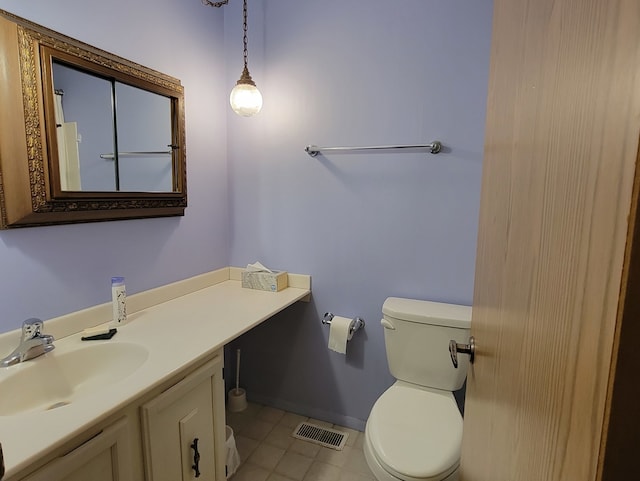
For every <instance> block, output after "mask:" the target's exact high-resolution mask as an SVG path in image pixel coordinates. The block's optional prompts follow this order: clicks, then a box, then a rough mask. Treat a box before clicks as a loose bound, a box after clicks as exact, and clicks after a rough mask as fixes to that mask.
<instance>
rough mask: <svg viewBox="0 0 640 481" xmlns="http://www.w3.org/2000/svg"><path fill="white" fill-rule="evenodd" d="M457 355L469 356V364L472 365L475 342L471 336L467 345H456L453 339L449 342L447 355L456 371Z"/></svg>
mask: <svg viewBox="0 0 640 481" xmlns="http://www.w3.org/2000/svg"><path fill="white" fill-rule="evenodd" d="M458 353H460V354H469V362H470V363H471V364H473V359H474V358H475V354H476V340H475V339H474V337H473V336H471V337H470V338H469V344H458V343H457V342H456V341H455V340H454V339H451V340H450V341H449V354H451V362H452V363H453V367H455V368H456V369H458Z"/></svg>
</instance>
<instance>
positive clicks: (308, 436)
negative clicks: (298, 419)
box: [292, 422, 349, 451]
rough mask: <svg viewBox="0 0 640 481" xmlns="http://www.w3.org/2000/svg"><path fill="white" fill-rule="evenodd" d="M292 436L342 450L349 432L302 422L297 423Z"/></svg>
mask: <svg viewBox="0 0 640 481" xmlns="http://www.w3.org/2000/svg"><path fill="white" fill-rule="evenodd" d="M292 436H293V437H294V438H297V439H302V440H303V441H309V442H311V443H315V444H319V445H320V446H324V447H326V448H331V449H335V450H336V451H342V448H344V445H345V443H346V442H347V438H348V437H349V433H345V432H342V431H338V430H337V429H331V428H324V427H321V426H316V425H315V424H311V423H307V422H304V423H300V424H298V427H297V428H296V429H295V430H294V431H293V434H292Z"/></svg>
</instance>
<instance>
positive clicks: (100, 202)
mask: <svg viewBox="0 0 640 481" xmlns="http://www.w3.org/2000/svg"><path fill="white" fill-rule="evenodd" d="M0 37H1V38H2V41H1V42H0V65H4V66H5V68H3V69H0V70H1V73H0V77H2V78H1V79H0V104H1V105H2V106H3V107H2V109H1V111H0V207H1V211H0V214H1V216H0V217H1V221H0V227H2V228H9V227H21V226H31V225H43V224H52V223H69V222H90V221H100V220H115V219H127V218H140V217H157V216H170V215H183V214H184V209H185V207H186V205H187V194H186V165H185V164H186V159H185V157H186V155H185V126H184V91H183V88H182V85H181V84H180V81H179V80H177V79H175V78H173V77H170V76H168V75H165V74H162V73H160V72H156V71H154V70H151V69H148V68H146V67H143V66H141V65H138V64H136V63H134V62H131V61H128V60H126V59H123V58H121V57H118V56H116V55H113V54H110V53H108V52H105V51H103V50H100V49H97V48H95V47H91V46H89V45H87V44H84V43H82V42H80V41H77V40H75V39H72V38H70V37H67V36H64V35H62V34H59V33H57V32H53V31H51V30H49V29H47V28H45V27H42V26H40V25H36V24H34V23H31V22H29V21H27V20H25V19H22V18H19V17H16V16H14V15H12V14H10V13H8V12H4V11H2V10H0Z"/></svg>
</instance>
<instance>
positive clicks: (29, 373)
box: [0, 341, 149, 416]
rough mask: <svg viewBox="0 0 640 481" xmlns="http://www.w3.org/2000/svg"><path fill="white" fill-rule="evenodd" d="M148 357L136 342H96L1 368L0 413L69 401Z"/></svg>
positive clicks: (113, 379) (131, 369) (119, 377)
mask: <svg viewBox="0 0 640 481" xmlns="http://www.w3.org/2000/svg"><path fill="white" fill-rule="evenodd" d="M148 356H149V352H148V351H147V350H146V349H145V348H144V347H142V346H140V345H137V344H131V343H119V342H104V343H99V344H98V343H97V341H96V344H91V345H87V346H83V347H80V348H78V349H74V350H70V351H58V349H55V350H53V351H52V352H50V353H48V354H45V355H44V356H40V357H37V358H35V359H32V360H29V361H25V362H23V363H20V364H17V365H15V366H11V367H9V368H6V370H3V371H0V393H2V395H1V396H0V416H13V415H16V414H22V413H26V412H32V411H46V410H50V409H55V408H58V407H61V406H65V405H67V404H71V403H73V402H74V401H76V400H78V399H80V398H82V397H83V396H86V395H87V394H91V393H94V392H96V391H98V390H101V389H103V388H105V387H108V386H109V385H111V384H113V383H115V382H118V381H120V380H122V379H124V378H126V377H127V376H129V375H131V374H132V373H133V372H134V371H136V370H137V369H138V368H140V367H141V366H142V365H143V364H144V363H145V361H146V360H147V358H148Z"/></svg>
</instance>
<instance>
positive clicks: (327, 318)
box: [322, 312, 364, 340]
mask: <svg viewBox="0 0 640 481" xmlns="http://www.w3.org/2000/svg"><path fill="white" fill-rule="evenodd" d="M334 317H335V316H334V315H333V314H332V313H331V312H325V313H324V317H323V318H322V324H331V321H332V320H333V318H334ZM362 328H364V319H362V318H361V317H354V318H353V319H351V324H349V340H350V339H351V337H352V336H353V334H354V333H355V332H356V331H357V330H358V329H362Z"/></svg>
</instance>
